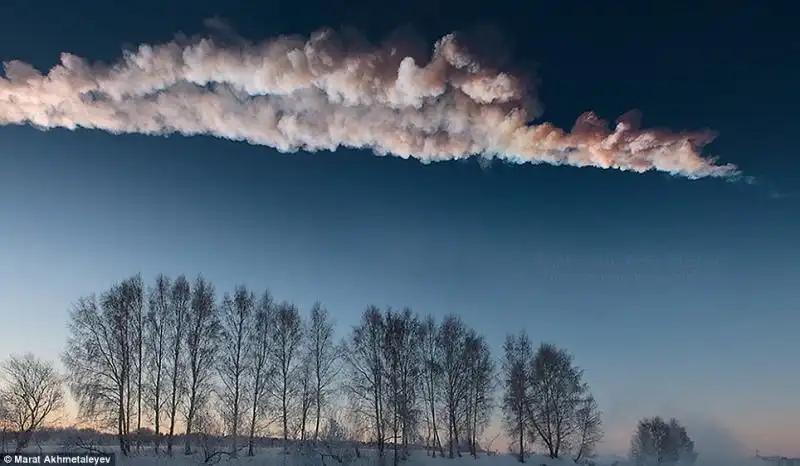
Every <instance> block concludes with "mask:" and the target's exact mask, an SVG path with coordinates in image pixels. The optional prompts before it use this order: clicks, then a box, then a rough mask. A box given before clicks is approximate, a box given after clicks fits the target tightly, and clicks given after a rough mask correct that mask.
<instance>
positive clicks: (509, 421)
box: [503, 332, 533, 463]
mask: <svg viewBox="0 0 800 466" xmlns="http://www.w3.org/2000/svg"><path fill="white" fill-rule="evenodd" d="M503 351H504V354H505V357H504V359H503V384H504V388H505V389H504V392H503V415H504V417H503V421H504V424H505V428H506V432H508V434H509V435H510V436H511V438H512V439H515V441H516V442H517V448H518V459H519V462H520V463H524V462H525V444H526V442H525V436H526V433H527V431H528V414H529V410H530V408H529V395H530V394H529V385H528V382H529V380H528V376H527V370H528V368H529V367H530V366H531V364H532V361H533V347H532V346H531V341H530V339H529V338H528V335H526V334H525V333H524V332H522V333H520V334H519V335H508V336H507V337H506V341H505V344H504V345H503Z"/></svg>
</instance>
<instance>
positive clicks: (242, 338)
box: [217, 286, 256, 457]
mask: <svg viewBox="0 0 800 466" xmlns="http://www.w3.org/2000/svg"><path fill="white" fill-rule="evenodd" d="M255 303H256V296H255V294H254V293H253V292H252V291H250V290H248V289H247V288H246V287H244V286H239V287H237V288H236V290H235V292H234V295H233V297H231V296H230V295H228V294H226V295H225V297H224V298H223V300H222V312H221V316H220V322H221V326H220V330H221V331H220V335H221V337H222V338H221V341H222V342H224V343H223V344H222V345H220V350H221V351H220V354H219V356H220V357H219V364H218V365H217V367H218V369H219V375H220V380H221V382H222V387H221V390H220V399H221V401H222V409H223V420H224V421H225V423H226V424H227V427H228V432H229V433H230V435H231V456H233V457H236V456H237V454H238V449H239V445H238V440H239V428H240V426H241V424H242V415H243V414H244V409H243V400H244V395H245V393H244V392H245V385H246V383H247V380H246V377H247V375H248V363H249V359H248V357H247V355H248V354H249V353H250V342H251V341H252V340H251V337H250V332H251V329H252V318H253V312H254V308H255Z"/></svg>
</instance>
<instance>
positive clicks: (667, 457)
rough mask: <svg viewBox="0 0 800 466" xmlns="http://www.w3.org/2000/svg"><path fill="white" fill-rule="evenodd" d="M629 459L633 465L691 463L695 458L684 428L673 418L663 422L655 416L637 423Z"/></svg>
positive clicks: (692, 443)
mask: <svg viewBox="0 0 800 466" xmlns="http://www.w3.org/2000/svg"><path fill="white" fill-rule="evenodd" d="M630 456H631V459H632V460H633V461H634V462H635V464H636V465H637V466H651V465H659V464H666V465H674V464H694V462H695V460H696V459H697V453H695V451H694V442H693V441H692V439H691V438H690V437H689V434H688V433H687V432H686V428H685V427H684V426H683V425H681V423H680V422H678V421H677V420H676V419H674V418H673V419H670V420H669V422H667V421H665V420H664V419H662V418H660V417H658V416H656V417H653V418H646V419H642V420H641V421H639V423H638V424H637V426H636V432H635V433H634V434H633V438H632V439H631V453H630Z"/></svg>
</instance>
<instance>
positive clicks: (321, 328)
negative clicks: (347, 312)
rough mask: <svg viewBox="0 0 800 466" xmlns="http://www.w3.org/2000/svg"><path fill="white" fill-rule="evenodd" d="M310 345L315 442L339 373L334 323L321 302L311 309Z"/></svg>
mask: <svg viewBox="0 0 800 466" xmlns="http://www.w3.org/2000/svg"><path fill="white" fill-rule="evenodd" d="M308 345H309V347H310V349H311V355H312V356H311V357H312V365H313V377H314V392H313V395H314V407H315V409H316V414H315V422H314V440H317V439H318V438H319V426H320V420H321V418H322V409H323V407H324V406H325V403H327V401H328V395H329V394H330V391H331V385H332V384H333V382H334V380H335V378H336V376H337V375H338V373H339V369H340V367H341V366H340V365H339V364H338V362H339V357H340V348H339V347H338V345H336V342H335V341H334V340H333V323H332V322H331V320H330V317H329V315H328V310H327V309H325V308H324V307H323V306H322V304H320V303H319V302H317V303H314V306H313V307H312V308H311V318H310V320H309V329H308Z"/></svg>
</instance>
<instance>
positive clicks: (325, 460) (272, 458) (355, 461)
mask: <svg viewBox="0 0 800 466" xmlns="http://www.w3.org/2000/svg"><path fill="white" fill-rule="evenodd" d="M101 449H102V450H103V451H107V452H114V451H115V450H116V448H114V447H102V448H101ZM179 450H180V449H179ZM27 451H28V452H31V453H33V452H36V449H31V448H28V449H27ZM43 451H45V452H56V451H64V448H63V447H60V448H59V447H47V446H44V447H43ZM73 451H76V450H73ZM360 454H361V457H360V458H356V457H355V452H354V450H353V449H352V448H344V447H342V448H339V449H333V448H310V447H308V448H306V449H305V450H303V451H298V450H297V447H294V448H292V449H290V451H289V452H288V453H284V450H283V448H281V447H273V448H260V449H258V450H257V452H256V455H255V456H253V457H248V456H246V455H244V454H242V456H240V457H239V458H234V459H231V458H229V457H227V456H225V455H224V454H219V455H215V456H214V458H213V459H212V460H211V461H209V462H208V463H206V462H205V461H204V459H205V458H204V454H203V452H197V453H196V454H194V455H192V456H186V455H184V454H183V453H182V452H181V453H177V454H175V455H174V456H172V457H169V456H166V455H165V454H163V453H162V454H160V455H156V454H154V453H153V452H152V451H148V452H145V451H142V452H141V453H140V454H133V455H132V456H130V457H124V456H122V455H119V454H117V456H116V464H117V466H205V465H210V466H213V465H216V466H377V465H379V464H381V462H380V461H378V458H377V454H376V452H375V451H374V450H369V449H364V448H362V449H360ZM386 454H387V456H386V458H385V459H384V462H383V464H384V466H391V465H392V450H391V449H390V450H388V451H387V452H386ZM339 460H341V462H340V461H339ZM591 461H592V462H593V463H594V464H595V465H596V466H612V465H616V466H629V465H628V464H627V462H626V459H625V458H623V457H619V456H598V457H596V458H593V459H592V460H591ZM519 464H520V463H519V462H518V461H517V458H516V457H515V456H513V455H511V454H494V455H491V454H485V453H483V454H480V455H479V456H478V458H473V457H471V456H468V455H466V454H465V455H464V456H462V457H460V458H455V459H449V458H442V457H436V458H433V457H430V456H428V455H426V454H425V452H423V451H414V452H412V453H411V456H410V458H408V459H407V460H406V461H403V462H401V465H403V466H517V465H519ZM525 464H526V465H530V466H576V464H575V463H574V462H573V461H571V460H569V459H551V458H549V457H547V456H540V455H530V456H527V457H526V458H525ZM694 466H771V465H769V464H768V463H766V462H764V461H762V460H758V459H755V458H740V459H735V458H716V459H715V458H702V457H700V458H698V460H697V462H696V463H695V465H694Z"/></svg>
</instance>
